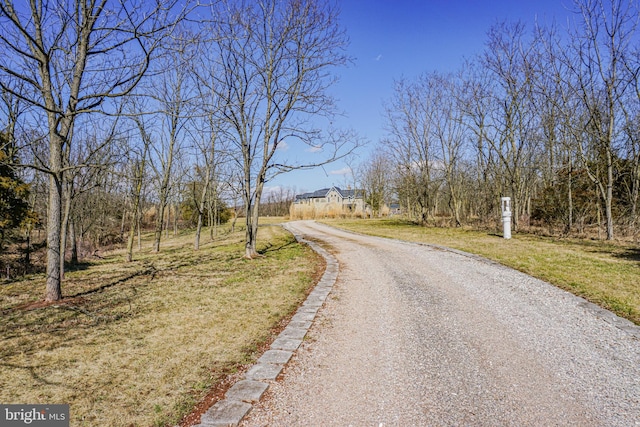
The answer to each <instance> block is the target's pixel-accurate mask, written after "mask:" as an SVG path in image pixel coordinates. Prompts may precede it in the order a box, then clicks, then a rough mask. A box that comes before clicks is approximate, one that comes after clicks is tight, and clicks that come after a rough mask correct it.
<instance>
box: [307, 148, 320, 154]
mask: <svg viewBox="0 0 640 427" xmlns="http://www.w3.org/2000/svg"><path fill="white" fill-rule="evenodd" d="M305 151H306V152H307V153H319V152H320V151H322V147H309V148H307V149H306V150H305Z"/></svg>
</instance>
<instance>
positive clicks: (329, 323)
mask: <svg viewBox="0 0 640 427" xmlns="http://www.w3.org/2000/svg"><path fill="white" fill-rule="evenodd" d="M288 228H290V229H292V230H294V231H295V232H296V233H297V234H302V235H304V236H305V238H307V239H312V240H315V241H318V242H320V243H321V244H322V245H323V246H324V247H325V248H327V249H328V250H330V251H331V252H332V253H334V255H335V256H336V258H337V259H338V262H339V264H340V272H339V275H338V280H337V282H336V284H335V287H334V290H333V292H332V294H331V295H330V296H329V298H328V299H327V302H326V304H325V306H324V307H323V308H322V309H321V310H320V312H319V314H318V316H317V317H316V320H315V322H314V325H313V326H312V327H311V329H310V331H309V333H308V335H307V340H306V341H305V343H304V344H303V345H302V346H301V347H300V349H299V350H298V352H297V353H296V355H295V356H294V357H293V359H292V360H291V362H289V364H288V365H287V366H286V368H285V370H284V371H283V375H281V377H280V378H279V379H278V380H277V381H273V382H271V384H270V387H269V390H268V391H267V392H266V393H265V395H264V396H263V398H262V399H261V401H260V402H259V403H258V404H256V405H255V406H254V409H253V410H252V411H251V413H250V414H249V415H248V416H247V417H246V418H245V420H244V421H243V422H242V424H241V425H242V426H245V427H246V426H378V427H380V426H442V425H445V426H496V425H508V426H556V425H557V426H569V425H575V426H625V427H628V426H640V340H639V339H638V337H640V333H639V331H640V328H638V327H636V326H632V325H631V324H630V323H627V322H626V321H622V320H620V319H618V318H615V316H612V315H611V314H610V313H608V312H604V311H602V310H597V309H594V308H593V306H592V305H590V304H588V303H586V302H585V301H584V300H582V299H580V298H577V297H574V296H572V295H570V294H568V293H566V292H564V291H562V290H559V289H557V288H555V287H553V286H551V285H549V284H547V283H544V282H542V281H540V280H536V279H533V278H531V277H529V276H527V275H525V274H522V273H519V272H517V271H514V270H511V269H509V268H506V267H503V266H500V265H496V264H495V263H491V262H489V261H486V260H482V259H480V258H478V257H473V256H466V255H465V254H460V253H455V252H451V251H447V250H443V249H439V248H434V247H429V246H424V245H418V244H413V243H406V242H400V241H395V240H390V239H381V238H375V237H367V236H360V235H357V234H352V233H348V232H343V231H339V230H336V229H334V228H331V227H328V226H325V225H322V224H318V223H315V222H312V221H298V222H294V223H290V224H289V227H288ZM499 243H500V242H499V241H496V244H499Z"/></svg>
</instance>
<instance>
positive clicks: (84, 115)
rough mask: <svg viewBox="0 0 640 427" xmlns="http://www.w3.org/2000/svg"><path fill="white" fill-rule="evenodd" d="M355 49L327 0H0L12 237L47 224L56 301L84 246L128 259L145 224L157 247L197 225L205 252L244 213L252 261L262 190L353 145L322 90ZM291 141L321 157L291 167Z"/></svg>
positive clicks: (51, 295)
mask: <svg viewBox="0 0 640 427" xmlns="http://www.w3.org/2000/svg"><path fill="white" fill-rule="evenodd" d="M346 43H347V39H346V37H345V33H344V30H343V29H341V28H340V27H339V26H338V22H337V9H336V8H335V7H333V6H332V5H331V4H330V3H328V2H325V1H320V0H319V1H315V0H309V1H294V0H287V1H277V0H264V1H260V2H248V3H244V2H239V1H233V0H228V1H226V0H223V1H215V2H213V3H211V4H203V3H200V2H186V4H185V3H184V2H178V1H176V0H158V1H155V2H142V3H140V2H134V1H112V0H75V1H67V0H51V1H42V2H40V1H33V2H30V3H22V2H13V1H10V0H6V1H1V2H0V49H1V50H2V51H3V55H2V57H1V58H0V89H1V91H2V100H3V103H2V110H1V111H0V117H1V118H2V127H3V129H4V133H3V144H2V145H3V151H4V152H5V153H7V154H6V155H5V157H3V165H8V166H10V168H9V169H10V170H11V173H15V174H16V175H15V176H13V175H6V176H7V178H8V179H11V180H14V181H15V182H16V183H17V184H16V186H14V187H19V186H20V185H23V184H28V187H29V196H28V197H27V196H26V193H25V191H26V190H23V191H22V193H21V194H22V199H23V200H25V201H26V200H28V207H29V209H28V212H29V215H27V209H22V210H19V209H18V208H17V205H16V209H13V210H11V212H12V213H11V215H13V217H12V218H14V219H15V221H13V222H8V223H6V225H3V231H5V230H6V229H7V228H8V227H9V226H11V227H13V226H18V225H19V224H22V221H21V220H22V218H31V221H30V222H29V224H31V225H27V224H26V223H24V224H22V226H23V228H24V227H31V228H30V229H29V231H30V230H31V229H32V228H34V227H36V228H37V229H38V230H46V236H47V255H46V258H47V267H46V271H47V284H46V297H45V299H46V300H47V301H55V300H58V299H60V298H61V297H62V286H61V283H62V280H63V278H64V269H65V255H66V254H67V253H68V252H70V253H71V262H75V261H77V256H78V245H79V243H81V242H85V243H86V242H87V241H89V242H93V245H94V246H95V247H99V246H103V245H108V244H109V243H112V242H116V241H118V242H123V241H125V240H126V241H127V243H128V259H129V260H131V259H133V247H134V242H135V235H136V233H138V242H139V241H140V238H139V233H140V231H141V228H142V226H143V224H150V223H153V224H154V230H155V239H154V248H155V250H156V251H160V249H161V241H162V236H163V233H167V232H168V230H169V229H170V228H173V230H174V232H176V230H177V227H178V222H179V221H182V222H185V221H186V222H189V223H191V224H192V225H193V226H194V227H195V228H196V230H197V232H196V238H195V242H194V248H195V249H196V250H197V249H198V248H199V244H200V238H201V230H202V228H203V227H204V226H210V229H211V230H212V231H211V233H212V234H214V233H215V225H216V224H218V223H219V222H220V221H222V220H225V219H226V218H225V216H226V217H228V216H229V211H228V210H227V208H233V212H234V214H233V216H234V217H237V214H238V211H239V209H242V210H243V213H244V218H245V219H246V257H248V258H252V257H255V256H257V255H258V254H257V252H256V238H257V231H258V228H257V227H258V215H259V208H258V207H259V204H260V200H261V198H262V193H263V190H264V185H265V183H266V182H268V181H269V180H270V179H272V178H273V177H274V176H276V175H278V174H280V173H283V172H287V171H290V170H293V169H298V168H305V167H311V166H314V165H321V164H325V163H327V162H330V161H332V160H335V159H336V158H339V157H340V156H343V155H345V154H347V153H348V152H349V151H350V150H352V149H353V147H354V146H355V145H354V144H352V143H351V139H350V138H349V136H350V133H349V132H345V131H342V130H333V129H331V128H330V126H329V123H330V119H331V116H332V114H333V113H334V102H333V100H332V99H331V97H330V96H329V95H328V94H327V92H326V89H327V88H328V87H329V86H330V85H331V84H332V83H333V82H334V80H335V78H334V77H333V76H332V74H331V69H332V68H333V67H336V66H340V65H343V64H345V63H346V62H347V61H348V57H347V56H346V55H345V53H344V49H345V48H346ZM309 116H313V120H309ZM323 120H324V122H323ZM283 142H285V143H286V144H287V145H289V146H291V145H293V144H307V145H309V146H310V147H313V148H314V149H315V150H316V151H317V152H319V154H318V155H317V156H316V157H315V158H314V160H313V161H312V162H310V164H300V163H295V162H290V161H288V160H287V159H286V158H284V157H283V156H281V155H279V153H278V149H279V146H280V145H281V144H283ZM15 194H18V193H15ZM7 211H9V210H7ZM23 211H24V212H23ZM18 213H20V215H21V217H18V216H17V215H18ZM35 220H37V222H34V221H35ZM125 234H128V236H127V237H125ZM27 245H29V243H28V242H27ZM68 245H70V246H71V248H70V250H68Z"/></svg>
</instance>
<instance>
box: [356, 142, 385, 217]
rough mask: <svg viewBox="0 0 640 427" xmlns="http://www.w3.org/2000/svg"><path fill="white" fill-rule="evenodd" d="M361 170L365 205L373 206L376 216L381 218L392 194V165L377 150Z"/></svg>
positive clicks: (380, 151)
mask: <svg viewBox="0 0 640 427" xmlns="http://www.w3.org/2000/svg"><path fill="white" fill-rule="evenodd" d="M359 169H360V173H359V176H360V182H361V185H362V190H364V200H365V203H367V204H368V205H369V206H371V210H372V214H373V215H374V216H380V215H381V214H382V208H383V207H384V206H386V205H387V204H388V202H389V197H390V193H391V188H390V187H391V182H390V177H391V164H390V163H389V162H388V160H387V156H386V155H385V154H384V152H383V151H382V150H376V151H374V153H373V154H372V155H371V157H370V158H369V159H367V160H366V161H365V162H364V163H363V164H362V165H361V166H360V168H359Z"/></svg>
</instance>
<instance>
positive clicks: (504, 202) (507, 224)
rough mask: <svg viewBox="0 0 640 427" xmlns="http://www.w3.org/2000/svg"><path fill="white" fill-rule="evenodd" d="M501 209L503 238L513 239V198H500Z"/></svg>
mask: <svg viewBox="0 0 640 427" xmlns="http://www.w3.org/2000/svg"><path fill="white" fill-rule="evenodd" d="M500 208H501V210H502V227H503V237H504V238H505V239H510V238H511V197H502V198H500Z"/></svg>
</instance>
